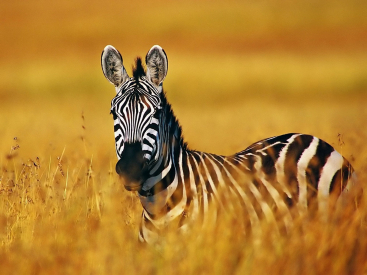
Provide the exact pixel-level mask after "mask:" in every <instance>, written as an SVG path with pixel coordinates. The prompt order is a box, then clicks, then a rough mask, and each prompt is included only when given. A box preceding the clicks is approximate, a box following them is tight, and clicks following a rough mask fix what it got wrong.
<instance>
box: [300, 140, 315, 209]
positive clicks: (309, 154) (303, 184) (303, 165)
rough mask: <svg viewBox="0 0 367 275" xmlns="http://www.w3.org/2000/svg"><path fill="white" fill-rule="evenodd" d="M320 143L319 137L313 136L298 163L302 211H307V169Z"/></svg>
mask: <svg viewBox="0 0 367 275" xmlns="http://www.w3.org/2000/svg"><path fill="white" fill-rule="evenodd" d="M318 145H319V139H318V138H317V137H313V139H312V142H311V143H310V145H309V146H308V148H307V149H305V150H304V151H303V153H302V155H301V157H300V158H299V160H298V163H297V181H298V187H299V194H298V206H299V209H300V210H301V211H306V209H307V180H306V169H307V166H308V164H309V162H310V160H311V159H312V158H313V156H314V155H315V154H316V150H317V146H318Z"/></svg>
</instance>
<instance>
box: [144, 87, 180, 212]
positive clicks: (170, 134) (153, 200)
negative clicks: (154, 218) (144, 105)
mask: <svg viewBox="0 0 367 275" xmlns="http://www.w3.org/2000/svg"><path fill="white" fill-rule="evenodd" d="M161 99H162V103H163V106H164V107H163V108H162V113H161V115H160V119H159V133H160V141H159V143H160V144H159V146H158V147H159V150H157V152H156V154H157V158H156V159H155V160H154V161H152V163H150V164H149V169H148V174H149V177H148V179H147V180H146V181H145V182H144V183H143V185H142V188H141V189H140V190H139V192H138V194H139V197H140V200H141V203H142V205H143V207H144V209H145V210H146V211H148V212H149V213H150V214H152V215H155V214H158V213H161V212H162V211H163V212H165V210H164V207H165V206H166V204H167V200H168V199H169V198H170V197H171V195H172V193H173V192H174V191H175V190H176V188H177V185H178V169H179V168H178V161H179V155H180V152H181V151H185V150H187V144H186V143H185V142H184V141H183V137H182V130H181V127H180V125H179V122H178V120H177V119H176V117H175V115H174V113H173V111H172V108H171V105H170V104H169V103H168V102H167V99H166V97H165V95H164V93H162V96H161ZM162 214H163V213H162Z"/></svg>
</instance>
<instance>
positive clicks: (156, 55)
mask: <svg viewBox="0 0 367 275" xmlns="http://www.w3.org/2000/svg"><path fill="white" fill-rule="evenodd" d="M145 63H146V64H147V68H148V70H147V77H148V79H150V81H152V82H153V83H154V84H155V85H157V86H159V85H160V84H161V83H162V82H163V80H164V79H165V77H166V75H167V71H168V59H167V55H166V53H165V52H164V50H163V49H162V48H161V47H160V46H158V45H155V46H153V47H152V48H151V49H150V50H149V52H148V53H147V55H146V57H145Z"/></svg>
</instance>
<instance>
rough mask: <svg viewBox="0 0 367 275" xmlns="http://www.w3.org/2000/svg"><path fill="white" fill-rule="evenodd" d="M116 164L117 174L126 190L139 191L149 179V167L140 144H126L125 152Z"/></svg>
mask: <svg viewBox="0 0 367 275" xmlns="http://www.w3.org/2000/svg"><path fill="white" fill-rule="evenodd" d="M120 157H121V158H120V160H119V161H118V162H117V164H116V172H117V174H119V176H120V179H121V180H122V181H123V184H124V186H125V188H126V190H129V191H138V190H140V188H141V186H142V184H143V183H144V181H145V180H146V179H147V174H148V166H147V164H146V160H145V159H144V157H143V151H142V148H141V143H140V142H135V143H131V144H127V143H125V144H124V151H123V152H122V154H121V156H120Z"/></svg>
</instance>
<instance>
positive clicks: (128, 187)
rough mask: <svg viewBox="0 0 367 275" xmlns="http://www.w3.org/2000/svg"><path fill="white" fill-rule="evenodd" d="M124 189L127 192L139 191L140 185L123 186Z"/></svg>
mask: <svg viewBox="0 0 367 275" xmlns="http://www.w3.org/2000/svg"><path fill="white" fill-rule="evenodd" d="M124 187H125V189H126V190H127V191H140V190H141V187H142V184H131V183H129V184H124Z"/></svg>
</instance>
